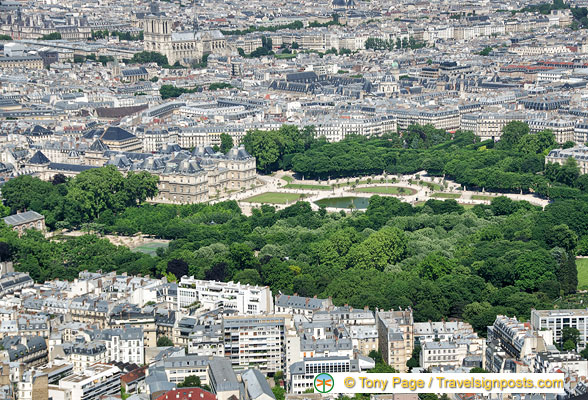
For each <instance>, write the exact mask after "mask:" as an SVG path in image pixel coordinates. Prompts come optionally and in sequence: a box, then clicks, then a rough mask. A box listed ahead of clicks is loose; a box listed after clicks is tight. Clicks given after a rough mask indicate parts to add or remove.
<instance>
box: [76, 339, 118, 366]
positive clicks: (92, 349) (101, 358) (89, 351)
mask: <svg viewBox="0 0 588 400" xmlns="http://www.w3.org/2000/svg"><path fill="white" fill-rule="evenodd" d="M69 357H70V361H71V362H72V363H73V367H74V372H75V373H81V372H83V371H84V370H85V369H87V368H88V367H89V366H91V365H94V364H96V363H107V362H109V361H110V359H109V354H108V351H107V350H106V345H105V344H104V343H101V342H90V343H75V344H74V345H73V347H72V348H71V354H70V356H69Z"/></svg>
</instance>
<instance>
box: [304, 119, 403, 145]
mask: <svg viewBox="0 0 588 400" xmlns="http://www.w3.org/2000/svg"><path fill="white" fill-rule="evenodd" d="M312 124H313V125H314V127H315V136H316V137H321V136H324V137H325V138H326V139H327V141H329V142H339V141H341V140H343V139H345V137H347V136H349V135H360V136H368V137H375V136H381V135H383V134H385V133H389V132H396V130H397V124H396V118H395V117H393V116H384V117H374V118H357V119H356V118H351V117H341V118H339V119H334V118H324V119H322V120H318V121H315V122H312Z"/></svg>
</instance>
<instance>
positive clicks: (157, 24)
mask: <svg viewBox="0 0 588 400" xmlns="http://www.w3.org/2000/svg"><path fill="white" fill-rule="evenodd" d="M143 31H144V37H145V40H144V48H145V50H146V51H155V52H158V53H161V54H163V55H165V56H166V57H167V60H168V62H169V63H170V64H174V63H176V62H179V63H180V64H184V65H188V64H189V63H190V62H191V61H192V60H197V61H200V60H202V57H203V56H204V55H205V54H224V53H226V52H227V51H228V47H227V41H226V39H225V37H224V35H223V34H222V33H221V32H220V31H218V30H214V31H204V32H199V31H191V32H172V21H171V20H169V19H166V18H161V17H155V16H149V17H148V18H146V19H145V22H144V26H143Z"/></svg>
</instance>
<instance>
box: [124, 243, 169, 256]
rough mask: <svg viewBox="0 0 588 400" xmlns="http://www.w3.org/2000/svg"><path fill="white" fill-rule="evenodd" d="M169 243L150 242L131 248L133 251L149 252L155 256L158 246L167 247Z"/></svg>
mask: <svg viewBox="0 0 588 400" xmlns="http://www.w3.org/2000/svg"><path fill="white" fill-rule="evenodd" d="M168 244H169V243H158V242H151V243H145V244H142V245H140V246H137V247H135V248H134V249H132V250H133V251H136V252H140V253H145V254H149V255H151V256H155V255H156V254H157V249H158V248H160V247H163V248H167V246H168Z"/></svg>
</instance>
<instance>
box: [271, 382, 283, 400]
mask: <svg viewBox="0 0 588 400" xmlns="http://www.w3.org/2000/svg"><path fill="white" fill-rule="evenodd" d="M272 393H273V394H274V396H275V398H276V400H284V399H285V398H286V390H284V388H283V387H281V386H278V385H276V386H274V387H273V388H272Z"/></svg>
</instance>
